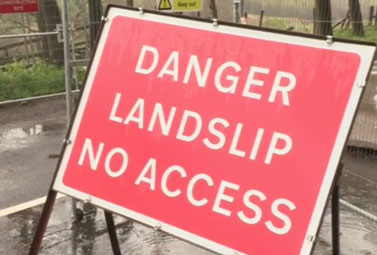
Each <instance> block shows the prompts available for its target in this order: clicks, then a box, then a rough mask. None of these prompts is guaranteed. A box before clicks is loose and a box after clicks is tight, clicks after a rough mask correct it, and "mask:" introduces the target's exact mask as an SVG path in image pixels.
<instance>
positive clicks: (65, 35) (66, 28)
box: [62, 0, 78, 221]
mask: <svg viewBox="0 0 377 255" xmlns="http://www.w3.org/2000/svg"><path fill="white" fill-rule="evenodd" d="M62 1H63V4H62V6H63V8H62V11H63V14H62V17H63V43H64V69H65V92H66V110H67V127H68V126H69V123H71V120H72V113H73V111H72V74H71V66H70V63H69V60H70V50H69V48H70V47H69V16H68V0H62ZM72 215H73V220H74V221H77V220H78V218H77V213H76V199H73V198H72Z"/></svg>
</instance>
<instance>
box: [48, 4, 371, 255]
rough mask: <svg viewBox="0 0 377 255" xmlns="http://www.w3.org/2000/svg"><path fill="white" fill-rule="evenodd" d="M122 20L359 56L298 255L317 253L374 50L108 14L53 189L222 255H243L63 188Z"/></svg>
mask: <svg viewBox="0 0 377 255" xmlns="http://www.w3.org/2000/svg"><path fill="white" fill-rule="evenodd" d="M118 16H121V17H127V18H134V19H140V20H146V21H151V22H156V23H163V24H169V25H175V26H179V27H186V28H192V29H198V30H204V31H208V32H219V33H223V34H229V35H234V36H241V37H248V38H252V39H261V40H267V41H272V42H279V43H287V44H291V45H299V46H304V47H311V48H317V49H326V50H334V51H342V52H348V53H355V54H357V55H358V56H359V57H360V68H359V70H358V73H357V76H356V79H355V82H354V88H353V90H352V93H351V97H350V100H349V102H348V104H347V108H346V110H345V114H344V117H343V120H342V122H341V126H340V129H339V132H338V134H337V137H336V142H335V145H334V149H333V151H332V154H331V157H330V161H329V164H328V166H327V170H326V175H325V178H324V180H323V183H322V186H321V189H320V192H319V196H318V198H317V201H316V204H315V206H314V211H313V214H312V217H311V221H310V224H309V228H308V231H307V233H306V235H305V237H306V238H305V240H303V241H302V243H303V245H302V248H301V252H300V255H309V254H310V253H311V251H312V249H313V245H314V239H313V238H315V237H316V234H317V230H318V228H319V225H320V223H321V219H322V215H323V213H324V209H325V206H326V202H327V199H328V194H329V192H330V190H331V186H332V183H333V179H334V176H335V173H336V169H337V164H338V162H339V160H340V157H341V154H342V149H343V146H344V144H345V142H346V138H347V135H348V130H349V128H350V126H351V124H352V121H353V113H354V112H355V111H356V108H357V106H358V101H359V98H360V96H361V93H362V88H361V86H357V84H358V83H364V82H365V81H366V78H367V76H368V73H369V69H370V65H371V63H372V60H373V56H374V53H375V46H371V45H361V44H360V45H359V44H357V47H355V44H351V43H344V42H337V41H335V42H334V43H332V44H329V43H328V42H327V41H326V40H323V41H321V40H318V39H313V38H309V37H299V36H295V35H289V34H279V33H272V32H267V31H262V30H252V29H245V28H241V27H234V26H227V25H218V26H214V25H213V24H211V23H204V22H199V21H195V20H187V19H179V18H176V17H170V16H163V15H158V14H154V13H147V12H146V13H143V14H141V13H140V12H137V11H134V10H128V9H122V8H117V7H111V8H110V9H109V12H108V15H107V19H108V21H107V22H106V23H105V25H104V27H103V31H102V34H101V36H100V39H99V42H98V46H97V50H96V53H95V55H94V58H93V60H92V66H91V68H90V70H89V74H88V77H87V81H86V84H85V87H84V90H83V92H82V97H81V101H80V104H79V106H78V109H77V113H76V116H75V119H74V121H73V125H72V128H71V132H70V134H69V138H68V139H69V140H70V141H71V142H72V143H71V144H69V145H68V146H66V148H65V151H64V153H63V156H62V160H61V163H60V166H59V169H58V171H57V175H56V178H55V182H54V184H53V189H54V190H56V191H58V192H61V193H65V194H67V195H69V196H72V197H75V198H77V199H81V200H88V199H90V201H91V203H92V204H94V205H97V206H99V207H101V208H106V209H109V210H110V211H113V212H115V213H119V214H121V215H124V216H126V217H130V218H132V219H135V220H137V221H140V222H142V223H145V224H147V225H150V226H152V227H156V226H158V227H159V228H160V229H161V230H163V231H166V232H168V233H171V234H173V235H175V236H177V237H180V238H183V239H184V240H187V241H189V242H192V243H195V244H197V245H200V246H203V247H205V248H207V249H209V250H212V251H215V252H218V253H220V254H224V255H225V254H234V253H238V254H243V253H241V252H239V251H236V250H234V249H231V248H229V247H225V246H223V245H221V244H218V243H216V242H213V241H210V240H207V239H205V238H203V237H200V236H197V235H195V234H193V233H190V232H187V231H184V230H182V229H179V228H176V227H174V226H171V225H169V224H166V223H163V222H160V221H157V220H155V219H153V218H150V217H147V216H145V215H143V214H140V213H137V212H134V211H132V210H128V209H125V208H123V207H121V206H118V205H116V204H113V203H110V202H107V201H104V200H102V199H100V198H97V197H92V196H88V194H86V193H83V192H80V191H78V190H75V189H72V188H70V187H67V186H65V185H64V183H63V177H64V173H65V170H66V167H67V164H68V161H69V158H70V155H71V153H72V148H73V145H74V142H75V139H76V135H77V132H78V129H79V127H80V123H81V119H82V116H83V113H84V110H85V107H86V104H87V100H88V98H89V96H90V91H91V87H92V84H93V81H94V79H95V74H96V71H97V68H98V65H99V62H100V59H101V56H102V51H103V49H104V47H105V43H106V40H107V36H108V33H109V31H110V27H111V24H112V21H113V19H114V18H115V17H118ZM177 19H179V23H177V22H176V21H177ZM245 32H246V33H245Z"/></svg>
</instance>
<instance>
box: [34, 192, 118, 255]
mask: <svg viewBox="0 0 377 255" xmlns="http://www.w3.org/2000/svg"><path fill="white" fill-rule="evenodd" d="M56 195H57V192H56V191H54V190H52V189H50V191H49V192H48V195H47V199H46V203H45V204H44V206H43V210H42V214H41V218H40V219H39V223H38V227H37V230H36V232H35V234H34V238H33V241H32V243H31V246H30V250H29V255H38V254H39V250H40V248H41V244H42V240H43V236H44V234H45V232H46V228H47V225H48V221H49V219H50V216H51V213H52V210H53V208H54V204H55V200H56ZM104 212H105V219H106V225H107V230H108V233H109V237H110V242H111V248H112V250H113V254H114V255H121V254H122V253H121V251H120V247H119V242H118V237H117V234H116V230H115V225H114V218H113V214H112V213H110V212H108V211H106V210H104Z"/></svg>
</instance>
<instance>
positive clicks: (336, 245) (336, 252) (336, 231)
mask: <svg viewBox="0 0 377 255" xmlns="http://www.w3.org/2000/svg"><path fill="white" fill-rule="evenodd" d="M342 171H343V163H339V165H338V169H337V174H336V176H335V181H334V187H333V191H332V197H331V226H332V254H333V255H340V220H339V190H340V177H341V175H342Z"/></svg>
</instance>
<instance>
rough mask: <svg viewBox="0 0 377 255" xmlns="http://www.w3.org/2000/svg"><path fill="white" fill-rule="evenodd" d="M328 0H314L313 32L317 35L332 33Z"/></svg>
mask: <svg viewBox="0 0 377 255" xmlns="http://www.w3.org/2000/svg"><path fill="white" fill-rule="evenodd" d="M331 25H332V24H331V4H330V0H315V7H314V33H315V34H317V35H332V34H333V32H332V26H331Z"/></svg>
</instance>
